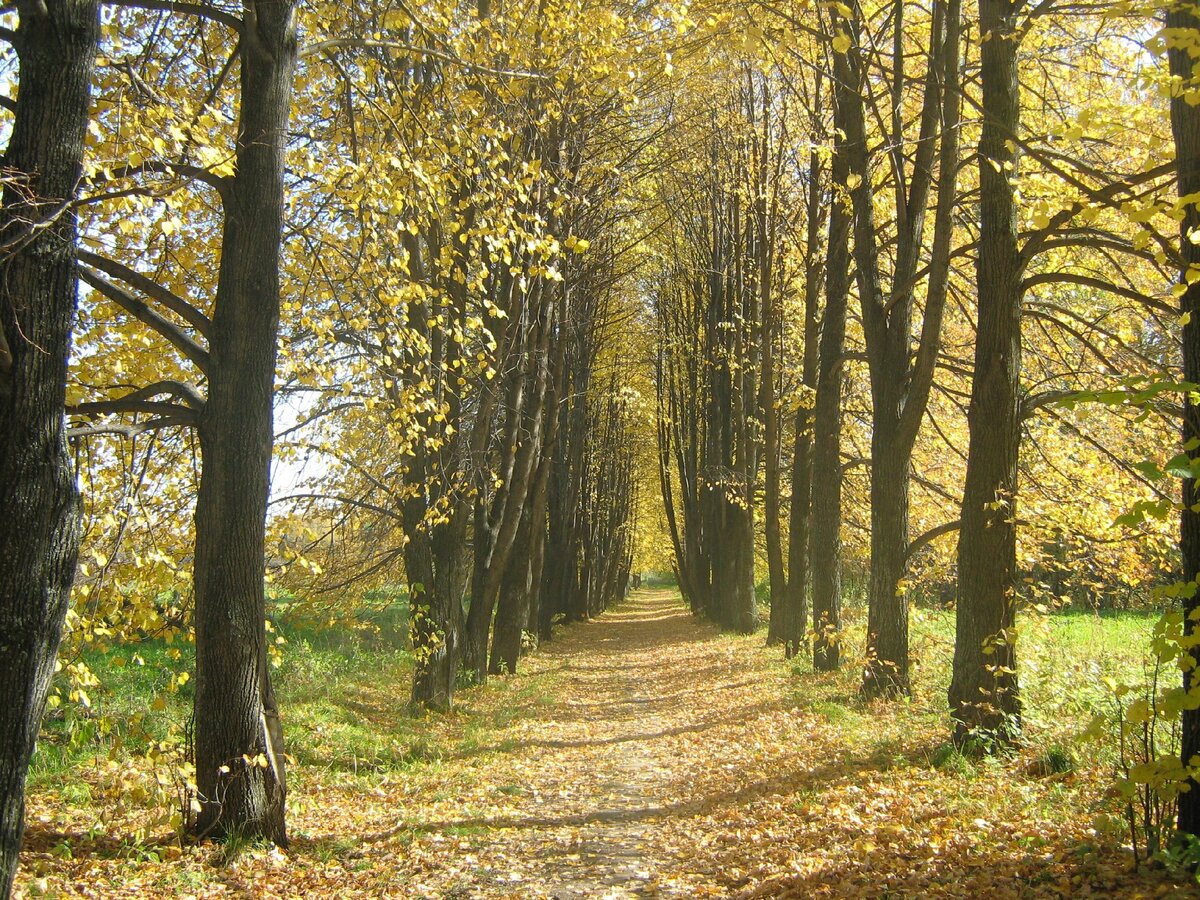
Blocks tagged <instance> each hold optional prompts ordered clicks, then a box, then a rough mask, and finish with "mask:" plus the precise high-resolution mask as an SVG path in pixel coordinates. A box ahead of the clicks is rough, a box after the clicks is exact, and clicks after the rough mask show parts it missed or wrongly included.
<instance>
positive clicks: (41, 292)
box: [0, 0, 100, 897]
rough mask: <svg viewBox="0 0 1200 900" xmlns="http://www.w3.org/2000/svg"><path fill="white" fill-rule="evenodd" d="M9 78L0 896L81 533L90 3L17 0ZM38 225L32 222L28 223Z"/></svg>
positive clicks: (0, 565) (12, 862) (1, 459)
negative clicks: (80, 378) (77, 388)
mask: <svg viewBox="0 0 1200 900" xmlns="http://www.w3.org/2000/svg"><path fill="white" fill-rule="evenodd" d="M18 6H19V8H20V12H21V18H20V24H19V26H18V29H17V35H16V38H15V45H16V48H17V53H18V58H19V60H20V72H19V79H20V80H19V88H20V89H19V91H18V99H17V108H16V115H15V117H14V119H13V125H12V134H11V136H10V138H9V143H8V150H7V152H6V153H5V156H4V167H5V169H6V183H5V188H4V200H3V203H4V206H3V210H2V211H0V242H2V243H3V245H4V246H5V248H6V249H5V251H4V254H5V255H4V256H3V258H2V259H0V510H3V515H2V516H0V697H3V698H4V699H3V701H0V897H7V896H8V895H9V891H10V890H11V887H12V881H13V876H14V874H15V872H16V866H17V853H18V851H19V849H20V846H21V834H22V831H23V828H24V808H25V777H26V773H27V771H28V768H29V759H30V756H31V755H32V754H33V748H34V742H35V741H36V739H37V732H38V727H39V725H40V723H41V718H42V712H43V710H44V707H45V703H46V695H47V692H48V690H49V687H50V679H51V676H52V675H53V673H54V659H55V654H56V653H57V651H58V642H59V637H60V635H61V633H62V623H63V618H64V616H65V615H66V611H67V604H68V602H69V597H70V590H71V582H72V580H73V579H74V577H75V561H76V554H77V552H78V546H79V531H78V528H79V523H78V500H79V498H78V491H77V489H76V486H75V475H74V471H73V467H72V465H71V459H70V456H69V455H68V452H67V445H66V438H65V434H64V422H63V404H64V400H65V392H66V383H67V371H66V369H67V357H68V355H69V353H70V348H71V329H72V326H73V324H74V319H75V308H76V302H77V296H78V295H77V284H76V276H75V241H76V221H75V214H74V211H73V210H72V209H71V208H70V206H69V205H68V204H69V203H70V202H71V201H72V200H73V199H74V198H75V196H76V190H77V187H78V182H79V174H80V166H81V160H82V158H83V140H84V134H85V133H86V130H87V120H88V101H89V92H90V88H91V76H92V69H93V65H94V63H95V57H96V46H97V43H98V41H99V37H100V23H99V16H98V13H97V4H96V3H95V2H80V0H49V2H48V3H47V4H46V5H45V7H44V8H42V9H40V10H39V9H38V4H35V3H23V4H18ZM35 229H36V230H35Z"/></svg>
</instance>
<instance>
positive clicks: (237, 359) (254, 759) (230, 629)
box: [192, 0, 297, 846]
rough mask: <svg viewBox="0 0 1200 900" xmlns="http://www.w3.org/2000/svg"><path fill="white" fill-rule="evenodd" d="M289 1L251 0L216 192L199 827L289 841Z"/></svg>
mask: <svg viewBox="0 0 1200 900" xmlns="http://www.w3.org/2000/svg"><path fill="white" fill-rule="evenodd" d="M295 7H296V0H274V2H272V0H257V2H252V0H247V2H246V3H245V4H244V7H243V16H244V19H243V26H242V38H241V57H242V65H241V120H240V127H239V135H238V144H237V171H236V174H235V175H234V176H233V179H232V182H231V184H230V186H229V189H228V191H227V194H226V197H225V231H224V235H223V241H222V250H221V266H220V271H219V274H218V281H217V297H216V302H215V304H214V314H213V325H212V340H211V359H212V364H211V374H210V379H209V393H208V400H207V403H206V404H205V408H204V411H203V413H202V414H201V416H200V421H199V432H200V445H201V451H202V457H203V459H202V468H201V475H200V488H199V494H198V496H197V500H196V557H195V590H196V610H195V621H196V695H195V762H196V785H197V788H198V794H199V801H200V812H199V813H198V814H197V815H196V818H195V821H194V822H193V823H192V831H193V833H194V834H196V835H198V836H206V835H213V836H224V835H229V834H233V833H237V834H241V835H249V836H262V837H266V838H268V839H270V840H271V841H274V842H275V843H276V844H279V845H280V846H286V845H287V831H286V827H285V822H284V811H285V810H284V800H285V794H286V778H285V772H284V761H283V746H282V730H281V728H280V726H279V714H278V710H277V709H276V707H275V701H274V695H273V691H272V688H271V679H270V671H269V668H268V665H267V656H266V633H265V629H264V614H265V609H264V596H263V589H264V585H263V561H264V558H265V552H264V549H265V548H264V535H265V528H266V511H267V495H268V488H269V479H270V464H271V448H272V441H273V433H274V432H273V427H272V408H273V397H274V379H275V356H276V338H277V333H278V325H279V303H280V296H279V256H280V245H281V236H282V228H283V208H284V184H283V176H284V147H285V144H286V140H287V123H288V116H289V113H290V111H291V98H292V84H293V76H294V71H295V64H296V53H297V47H296V25H295Z"/></svg>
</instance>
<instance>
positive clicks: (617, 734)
mask: <svg viewBox="0 0 1200 900" xmlns="http://www.w3.org/2000/svg"><path fill="white" fill-rule="evenodd" d="M751 666H752V664H751V663H749V662H748V661H746V660H745V659H743V658H742V654H740V653H738V652H735V647H734V645H733V644H732V643H730V641H729V640H728V639H725V638H722V637H721V636H720V635H718V633H717V632H716V630H715V629H714V628H712V627H710V626H707V625H704V624H701V623H699V622H697V621H696V619H695V618H694V617H692V615H691V614H690V613H689V612H688V610H687V609H686V608H685V607H684V606H683V605H682V604H681V602H680V600H679V595H678V593H677V592H673V591H643V592H640V593H638V594H636V595H635V596H634V597H633V598H631V599H630V600H629V601H628V602H627V603H625V604H624V605H623V606H621V607H620V608H619V609H617V610H615V611H611V612H608V613H606V614H604V615H603V616H600V617H598V618H597V619H595V620H594V621H591V622H587V623H583V624H580V625H577V626H573V627H571V628H569V629H567V630H566V633H565V635H564V636H563V637H562V638H561V639H556V640H555V641H553V642H551V643H550V644H548V645H546V646H545V647H544V648H543V649H542V651H541V652H539V653H538V654H537V655H536V656H535V657H533V658H532V659H531V660H530V661H529V663H528V666H527V670H526V674H525V676H523V677H532V678H534V679H537V678H539V677H541V678H548V679H549V680H550V681H551V683H552V684H553V692H552V695H551V697H550V698H549V702H548V703H544V704H543V705H542V706H541V707H540V708H538V709H537V710H536V711H535V712H534V713H533V714H531V715H530V716H529V717H527V718H523V719H521V720H520V721H519V722H517V723H515V725H514V727H513V728H512V729H511V730H510V732H509V738H508V740H507V741H506V742H505V748H504V750H505V752H504V753H503V754H500V755H498V756H496V757H493V758H491V760H490V762H489V765H488V772H489V777H491V778H494V779H495V780H496V781H497V782H498V783H499V782H501V781H503V782H506V783H505V784H504V785H502V790H504V791H505V793H506V799H507V802H505V803H503V804H502V805H501V808H500V809H497V810H495V811H493V812H491V814H488V815H484V816H480V817H478V818H475V819H464V818H461V817H460V818H457V819H451V820H449V821H446V822H439V823H434V824H428V823H427V824H426V826H425V827H424V828H423V829H422V832H423V833H424V834H428V833H429V831H431V830H436V831H439V832H441V833H442V834H445V833H446V832H453V831H459V832H473V831H475V830H480V831H482V832H483V833H482V834H480V835H479V837H478V839H472V840H469V841H465V842H463V845H464V846H463V849H467V848H469V851H470V852H469V854H468V856H469V857H470V858H469V864H470V869H469V874H468V873H467V872H463V873H461V875H460V877H459V878H458V879H457V881H455V882H454V883H453V884H450V885H447V883H446V881H445V880H444V879H443V878H440V877H437V876H436V875H435V876H434V877H433V878H432V879H431V881H430V883H429V884H428V889H429V895H431V896H439V895H440V896H461V897H491V896H511V897H547V898H556V900H573V898H596V897H599V898H627V897H643V896H654V897H695V896H701V895H705V894H709V895H724V894H726V893H727V892H728V890H729V888H730V884H731V881H732V882H736V881H737V880H738V873H737V872H729V871H715V870H705V869H704V867H702V866H698V865H697V862H696V861H697V860H698V859H702V858H704V854H699V853H697V849H698V848H697V846H696V844H695V842H694V835H692V834H689V833H688V831H689V830H690V829H683V830H681V829H680V827H679V826H680V824H681V823H691V824H692V825H693V826H694V827H695V829H696V831H697V832H701V833H703V832H706V831H708V830H709V829H708V828H707V826H706V825H705V823H704V822H703V821H701V819H702V817H703V814H704V813H705V811H706V810H708V809H709V808H710V807H713V806H719V805H736V804H738V803H739V802H741V800H742V799H744V797H743V796H742V795H740V794H738V793H737V792H736V791H735V792H733V793H732V794H731V793H730V792H728V790H727V784H728V775H729V773H730V771H732V770H734V769H737V770H738V774H739V776H741V779H739V780H742V779H747V778H748V779H751V780H753V778H754V777H755V775H756V774H759V775H762V774H765V773H756V771H755V767H754V766H745V767H743V766H742V765H741V764H740V762H739V757H741V756H742V755H743V751H744V750H745V749H746V748H747V747H748V746H750V745H752V744H753V743H754V741H755V738H754V736H753V735H752V734H751V730H752V729H753V727H754V723H755V722H756V721H757V717H756V715H755V713H756V712H762V711H763V710H764V708H765V705H764V703H763V698H762V692H763V688H764V684H763V673H762V672H760V671H756V672H752V671H751ZM518 680H519V679H518ZM776 680H779V679H776ZM771 693H775V694H776V700H777V701H778V693H779V692H771ZM766 705H769V706H772V707H777V706H778V702H776V703H769V704H766ZM706 783H712V784H715V785H719V787H718V789H717V790H716V792H715V793H714V792H712V791H710V790H707V789H706ZM747 796H749V795H747ZM472 837H473V838H474V836H472ZM701 839H702V840H706V841H719V840H722V839H723V837H722V836H721V835H719V834H706V835H704V836H703V837H702V838H701ZM431 874H433V873H431Z"/></svg>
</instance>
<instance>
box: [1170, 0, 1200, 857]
mask: <svg viewBox="0 0 1200 900" xmlns="http://www.w3.org/2000/svg"><path fill="white" fill-rule="evenodd" d="M1166 28H1167V29H1168V32H1170V34H1169V36H1168V42H1167V46H1168V48H1169V49H1168V60H1169V66H1170V73H1171V76H1172V78H1173V79H1178V80H1179V84H1178V86H1177V87H1172V90H1171V133H1172V135H1173V137H1174V139H1175V177H1176V191H1177V193H1178V196H1179V200H1180V204H1181V205H1182V210H1183V216H1182V218H1181V219H1180V220H1179V251H1180V257H1181V258H1180V266H1181V272H1180V283H1181V284H1183V285H1185V286H1186V289H1185V290H1184V293H1183V295H1182V296H1181V297H1180V300H1179V303H1180V309H1181V312H1182V313H1183V318H1182V321H1183V380H1184V381H1185V382H1189V383H1191V384H1200V281H1197V280H1195V279H1194V276H1193V273H1194V272H1195V271H1196V270H1197V269H1200V244H1197V242H1196V241H1195V240H1194V236H1195V235H1196V233H1197V229H1200V204H1198V203H1197V202H1196V200H1197V197H1200V107H1198V106H1197V105H1196V103H1195V100H1194V93H1192V92H1193V91H1194V89H1195V88H1194V85H1195V65H1196V60H1195V57H1194V54H1193V52H1192V51H1191V49H1190V48H1191V47H1192V41H1193V40H1194V38H1195V35H1197V34H1200V17H1198V16H1197V15H1196V12H1195V10H1194V8H1193V7H1191V6H1188V5H1186V4H1183V3H1171V4H1169V5H1168V6H1167V7H1166ZM1181 35H1186V36H1187V37H1188V38H1190V39H1171V38H1172V37H1176V38H1178V37H1179V36H1181ZM1182 426H1183V435H1182V437H1183V447H1184V450H1185V452H1187V454H1188V455H1189V457H1190V458H1191V460H1192V467H1193V470H1194V468H1195V465H1196V462H1195V460H1196V458H1197V452H1196V451H1197V449H1198V448H1200V404H1197V402H1196V395H1195V393H1193V392H1191V391H1188V392H1186V393H1185V395H1184V406H1183V421H1182ZM1179 554H1180V558H1181V560H1180V561H1181V562H1182V564H1183V580H1184V582H1185V583H1186V584H1188V585H1190V588H1189V591H1188V593H1187V594H1185V597H1186V599H1185V601H1184V604H1183V611H1184V633H1185V635H1187V636H1189V637H1192V636H1194V635H1195V634H1196V632H1197V628H1200V621H1198V619H1200V613H1197V610H1198V609H1200V590H1197V589H1196V588H1197V585H1200V485H1198V484H1197V480H1196V478H1194V477H1190V478H1185V479H1184V480H1183V507H1182V511H1181V512H1180V523H1179ZM1189 643H1190V644H1191V649H1190V651H1189V653H1188V656H1187V657H1186V658H1187V659H1188V660H1189V661H1190V666H1185V667H1184V670H1183V687H1184V690H1185V691H1194V690H1195V689H1196V686H1197V674H1198V673H1200V644H1197V643H1196V642H1195V640H1194V638H1193V639H1192V640H1191V641H1189ZM1189 706H1192V704H1184V709H1183V722H1182V728H1181V733H1180V755H1181V757H1182V760H1183V764H1184V766H1186V767H1187V769H1186V771H1187V772H1189V773H1191V772H1193V764H1194V760H1195V758H1196V756H1197V755H1198V754H1200V709H1194V708H1189ZM1188 787H1189V789H1188V790H1185V791H1184V792H1183V793H1181V794H1180V795H1179V818H1178V822H1179V830H1180V831H1184V832H1187V833H1188V834H1200V782H1198V781H1197V780H1196V778H1195V776H1194V775H1193V774H1189V776H1188Z"/></svg>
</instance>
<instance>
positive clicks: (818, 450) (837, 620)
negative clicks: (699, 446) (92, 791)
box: [809, 53, 854, 672]
mask: <svg viewBox="0 0 1200 900" xmlns="http://www.w3.org/2000/svg"><path fill="white" fill-rule="evenodd" d="M835 61H836V62H835V72H834V75H835V78H834V80H835V85H836V86H835V91H834V134H835V135H837V137H836V139H835V144H834V151H833V161H832V164H831V175H832V178H833V190H834V196H833V204H832V207H831V209H830V213H829V244H828V247H827V250H826V264H825V316H824V320H823V322H822V324H821V343H820V351H819V353H820V356H819V360H818V363H817V368H818V375H817V399H816V407H815V409H814V411H813V476H812V477H813V483H812V534H811V536H810V538H809V560H810V565H811V567H812V607H813V631H814V633H815V637H814V641H813V668H815V669H817V670H818V671H822V672H827V671H833V670H834V669H837V668H838V667H839V666H840V665H841V646H840V642H841V635H840V631H841V628H842V573H841V568H842V537H841V528H842V460H841V436H842V381H843V378H844V371H843V366H844V359H843V356H844V352H845V343H846V304H847V295H848V294H849V290H850V226H851V213H850V209H849V208H848V207H849V203H850V201H849V198H848V197H847V196H845V195H844V194H843V193H842V192H843V191H844V190H845V185H846V183H847V181H848V179H849V177H850V162H849V159H848V158H847V155H846V138H845V134H846V131H845V122H844V115H845V110H846V109H847V106H848V104H849V103H850V102H853V97H852V96H851V92H852V91H854V87H853V85H852V84H851V83H850V80H849V77H850V71H849V66H848V65H847V63H846V58H845V54H842V53H839V54H836V55H835Z"/></svg>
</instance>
